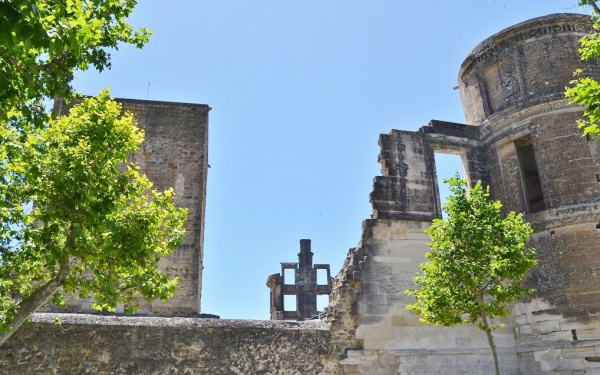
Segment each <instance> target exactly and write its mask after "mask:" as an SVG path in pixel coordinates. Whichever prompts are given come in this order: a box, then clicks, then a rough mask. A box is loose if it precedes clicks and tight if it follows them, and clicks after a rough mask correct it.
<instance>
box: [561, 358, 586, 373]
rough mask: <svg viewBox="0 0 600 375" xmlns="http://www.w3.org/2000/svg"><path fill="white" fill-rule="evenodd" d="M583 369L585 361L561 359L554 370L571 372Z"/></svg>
mask: <svg viewBox="0 0 600 375" xmlns="http://www.w3.org/2000/svg"><path fill="white" fill-rule="evenodd" d="M584 369H585V361H584V359H583V358H567V359H562V360H561V361H560V362H559V364H558V366H557V367H556V370H559V371H565V370H566V371H573V370H584Z"/></svg>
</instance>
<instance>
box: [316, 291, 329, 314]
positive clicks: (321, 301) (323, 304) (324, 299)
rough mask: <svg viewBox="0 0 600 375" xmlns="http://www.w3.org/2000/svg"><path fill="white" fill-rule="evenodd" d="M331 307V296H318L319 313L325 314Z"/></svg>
mask: <svg viewBox="0 0 600 375" xmlns="http://www.w3.org/2000/svg"><path fill="white" fill-rule="evenodd" d="M327 306H329V295H327V294H321V295H318V296H317V311H318V312H323V311H325V308H327Z"/></svg>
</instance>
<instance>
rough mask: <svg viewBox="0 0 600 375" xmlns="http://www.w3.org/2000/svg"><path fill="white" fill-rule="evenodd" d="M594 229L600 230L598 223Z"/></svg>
mask: <svg viewBox="0 0 600 375" xmlns="http://www.w3.org/2000/svg"><path fill="white" fill-rule="evenodd" d="M596 229H597V230H600V221H599V222H597V223H596Z"/></svg>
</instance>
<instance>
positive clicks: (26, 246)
mask: <svg viewBox="0 0 600 375" xmlns="http://www.w3.org/2000/svg"><path fill="white" fill-rule="evenodd" d="M135 4H136V1H135V0H10V1H0V124H1V125H2V126H1V127H0V345H2V343H4V341H5V340H7V339H8V338H9V337H10V335H11V334H12V333H14V332H15V331H16V330H17V329H18V328H19V327H20V326H21V325H22V324H23V322H25V321H26V319H27V317H28V316H29V315H30V314H31V313H33V312H34V311H35V310H36V309H39V308H40V307H41V306H43V305H44V304H46V303H47V302H48V301H49V300H51V299H52V300H53V301H54V302H55V303H58V304H61V303H64V301H63V300H62V295H63V294H65V293H70V294H72V295H76V296H79V297H85V296H91V297H92V298H93V300H94V304H93V305H92V307H93V308H95V309H98V310H106V311H115V309H116V306H117V305H118V304H122V305H124V307H125V308H124V309H125V312H133V311H135V310H136V309H137V308H138V307H139V299H140V297H143V298H146V299H147V300H150V301H151V300H154V299H163V300H165V299H168V298H170V297H171V296H172V295H173V292H174V288H175V285H176V283H177V280H176V279H174V278H171V277H169V276H168V275H167V274H165V273H164V272H161V271H160V270H159V269H158V268H157V263H158V261H159V260H160V259H161V257H163V256H164V255H166V254H169V253H170V252H171V251H172V249H173V248H174V247H175V246H177V245H178V244H179V243H180V241H181V239H182V238H183V235H184V229H183V228H184V222H185V219H186V216H187V210H185V209H180V208H176V207H175V205H174V204H173V198H174V194H173V191H172V190H166V191H164V192H158V191H155V190H153V189H152V183H151V182H150V181H149V180H148V179H147V178H146V177H145V176H144V175H143V174H141V173H140V171H139V168H138V167H137V166H136V165H135V164H134V163H131V162H130V161H129V158H128V156H129V155H131V154H132V153H133V152H134V151H135V150H136V149H137V148H138V147H139V145H140V144H141V143H142V142H143V139H144V134H143V131H142V130H141V129H139V128H138V127H137V126H136V122H135V119H134V118H133V117H132V115H131V114H128V113H122V112H123V111H122V108H121V106H120V105H119V104H118V103H116V102H115V101H113V100H112V99H111V98H110V94H109V91H108V90H105V91H103V92H101V93H100V95H98V97H97V98H87V99H84V100H81V101H80V103H79V104H76V105H74V106H73V107H72V108H71V110H70V112H69V114H68V115H66V116H62V117H58V118H55V119H51V118H50V116H49V113H48V112H47V111H46V109H45V107H44V101H46V100H48V99H52V98H56V97H64V98H67V99H73V98H75V97H77V94H76V93H75V92H74V90H73V88H72V86H71V80H72V78H73V73H74V72H75V70H82V71H83V70H87V69H88V68H93V69H95V70H98V71H101V70H103V69H107V68H110V53H109V52H110V51H111V50H116V49H117V48H118V46H119V45H120V44H122V43H126V44H133V45H135V46H137V47H142V46H143V45H144V44H145V43H146V42H147V41H148V37H149V36H150V31H148V30H146V29H140V30H134V29H133V28H132V27H131V25H129V24H128V23H127V18H128V17H129V15H130V14H131V12H132V10H133V7H134V6H135Z"/></svg>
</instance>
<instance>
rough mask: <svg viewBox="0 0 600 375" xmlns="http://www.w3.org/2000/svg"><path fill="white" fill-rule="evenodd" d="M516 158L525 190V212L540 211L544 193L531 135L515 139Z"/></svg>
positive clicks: (543, 206) (543, 204) (543, 205)
mask: <svg viewBox="0 0 600 375" xmlns="http://www.w3.org/2000/svg"><path fill="white" fill-rule="evenodd" d="M515 148H516V149H517V159H518V160H519V167H520V168H521V179H522V181H523V190H524V191H525V202H526V203H527V210H526V212H527V213H529V214H532V213H535V212H539V211H542V210H544V209H545V208H546V204H545V202H544V193H543V192H542V184H541V182H540V174H539V172H538V168H537V164H536V162H535V155H534V152H533V144H532V142H531V137H530V136H529V135H526V136H524V137H521V138H519V139H517V140H516V141H515Z"/></svg>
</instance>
